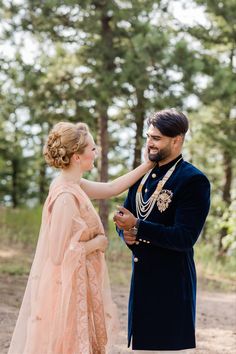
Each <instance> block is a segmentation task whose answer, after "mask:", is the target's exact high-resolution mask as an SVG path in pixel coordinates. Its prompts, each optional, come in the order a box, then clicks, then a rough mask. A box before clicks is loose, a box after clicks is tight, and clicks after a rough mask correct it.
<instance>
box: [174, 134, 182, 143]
mask: <svg viewBox="0 0 236 354" xmlns="http://www.w3.org/2000/svg"><path fill="white" fill-rule="evenodd" d="M182 144H183V137H182V136H181V135H177V136H175V137H174V145H182Z"/></svg>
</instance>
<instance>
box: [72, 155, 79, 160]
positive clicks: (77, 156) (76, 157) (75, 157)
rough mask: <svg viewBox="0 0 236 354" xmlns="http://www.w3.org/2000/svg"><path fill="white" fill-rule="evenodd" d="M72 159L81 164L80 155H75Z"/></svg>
mask: <svg viewBox="0 0 236 354" xmlns="http://www.w3.org/2000/svg"><path fill="white" fill-rule="evenodd" d="M72 159H73V160H74V161H75V162H80V156H79V154H73V155H72Z"/></svg>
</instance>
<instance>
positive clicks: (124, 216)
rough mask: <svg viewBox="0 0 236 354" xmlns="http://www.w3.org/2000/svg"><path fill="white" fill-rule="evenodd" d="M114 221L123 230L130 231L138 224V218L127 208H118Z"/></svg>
mask: <svg viewBox="0 0 236 354" xmlns="http://www.w3.org/2000/svg"><path fill="white" fill-rule="evenodd" d="M117 209H118V211H117V212H116V213H115V215H114V217H113V220H114V222H115V224H116V225H117V226H118V227H119V229H121V230H127V231H128V230H130V229H131V228H132V227H133V226H134V225H135V224H136V222H137V218H136V217H135V216H134V215H133V214H132V213H131V212H130V211H129V210H127V209H126V208H124V207H122V206H120V207H118V208H117Z"/></svg>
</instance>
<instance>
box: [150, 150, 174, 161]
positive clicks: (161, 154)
mask: <svg viewBox="0 0 236 354" xmlns="http://www.w3.org/2000/svg"><path fill="white" fill-rule="evenodd" d="M169 156H170V149H169V148H164V149H162V150H159V151H158V152H157V153H156V154H150V152H149V149H148V158H149V160H150V161H152V162H160V161H162V160H165V159H166V158H167V157H169Z"/></svg>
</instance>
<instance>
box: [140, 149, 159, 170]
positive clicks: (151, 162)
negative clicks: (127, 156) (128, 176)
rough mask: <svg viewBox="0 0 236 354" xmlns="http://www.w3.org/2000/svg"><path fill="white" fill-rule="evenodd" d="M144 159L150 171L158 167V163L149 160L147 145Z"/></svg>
mask: <svg viewBox="0 0 236 354" xmlns="http://www.w3.org/2000/svg"><path fill="white" fill-rule="evenodd" d="M143 158H144V163H146V164H147V165H148V167H149V168H150V169H151V168H153V167H155V166H156V162H153V161H151V160H149V157H148V147H147V145H146V146H145V149H144V154H143Z"/></svg>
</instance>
